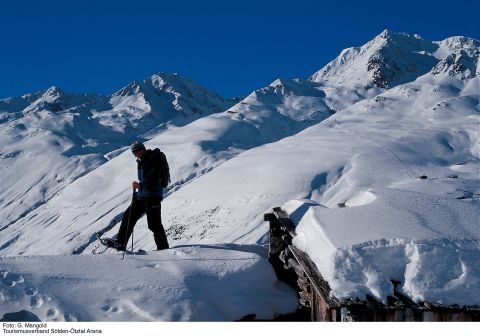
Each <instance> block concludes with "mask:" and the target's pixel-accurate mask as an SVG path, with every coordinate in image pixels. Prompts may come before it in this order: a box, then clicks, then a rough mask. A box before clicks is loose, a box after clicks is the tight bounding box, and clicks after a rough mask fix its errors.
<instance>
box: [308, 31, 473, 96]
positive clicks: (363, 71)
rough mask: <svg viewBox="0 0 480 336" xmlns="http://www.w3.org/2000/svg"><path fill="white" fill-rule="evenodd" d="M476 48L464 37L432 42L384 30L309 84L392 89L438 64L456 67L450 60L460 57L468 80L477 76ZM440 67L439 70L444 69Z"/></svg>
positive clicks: (346, 53) (323, 69)
mask: <svg viewBox="0 0 480 336" xmlns="http://www.w3.org/2000/svg"><path fill="white" fill-rule="evenodd" d="M478 48H479V42H478V41H477V40H473V39H469V38H465V37H451V38H448V39H446V40H443V41H439V42H431V41H427V40H425V39H423V38H422V37H421V36H419V35H416V34H415V35H411V34H407V33H395V32H392V31H390V30H384V31H383V32H382V33H381V34H380V35H378V36H377V37H375V38H374V39H373V40H372V41H370V42H368V43H367V44H365V45H363V46H362V47H353V48H347V49H344V50H343V51H342V52H341V53H340V55H339V56H338V57H337V58H336V59H334V60H333V61H331V62H330V63H328V64H327V65H326V66H325V67H323V68H322V69H320V70H319V71H318V72H316V73H315V74H313V76H311V77H310V80H312V81H314V82H324V81H326V82H328V83H334V84H337V85H347V86H359V87H366V88H369V87H372V86H377V87H381V88H392V87H394V86H396V85H399V84H404V83H408V82H411V81H413V80H415V79H416V78H417V77H419V76H422V75H424V74H426V73H427V72H429V71H430V70H432V68H433V67H434V66H437V64H438V63H439V61H441V62H440V63H441V64H444V63H445V62H446V63H448V64H450V63H452V62H453V63H455V61H453V60H451V59H452V58H453V59H457V58H461V57H463V59H462V65H463V66H466V67H467V68H468V69H469V73H468V74H467V76H468V75H475V73H476V72H478V62H475V59H478ZM462 55H463V56H462ZM465 59H469V60H468V61H467V60H465ZM457 63H458V61H457ZM467 63H468V64H467ZM441 64H439V66H440V67H441V68H444V66H443V65H441ZM438 71H441V70H440V69H438Z"/></svg>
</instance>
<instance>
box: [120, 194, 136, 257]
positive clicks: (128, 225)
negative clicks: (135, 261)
mask: <svg viewBox="0 0 480 336" xmlns="http://www.w3.org/2000/svg"><path fill="white" fill-rule="evenodd" d="M135 194H136V191H135V189H133V192H132V201H131V202H130V208H129V210H128V221H127V232H126V233H125V242H124V244H123V246H125V249H124V250H123V256H122V260H123V259H125V251H126V250H127V243H128V240H127V234H128V229H129V228H130V216H131V215H132V207H133V203H134V202H135V196H136V195H135ZM132 252H133V230H132Z"/></svg>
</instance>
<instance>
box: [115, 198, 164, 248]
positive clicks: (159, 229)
mask: <svg viewBox="0 0 480 336" xmlns="http://www.w3.org/2000/svg"><path fill="white" fill-rule="evenodd" d="M161 202H162V199H161V198H149V199H145V200H135V201H134V202H133V203H132V204H131V205H130V206H129V207H128V208H127V210H126V211H125V212H124V213H123V218H122V224H121V225H120V229H119V230H118V234H117V241H118V242H119V243H120V244H125V245H126V244H127V242H128V240H129V239H130V235H131V234H132V232H133V228H134V227H135V224H137V221H138V220H139V219H140V218H141V217H142V216H143V215H145V214H147V222H148V228H149V229H150V231H152V232H153V238H154V239H155V244H157V249H158V250H163V249H168V247H169V246H168V241H167V235H166V234H165V230H164V228H163V225H162V203H161Z"/></svg>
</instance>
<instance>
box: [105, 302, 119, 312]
mask: <svg viewBox="0 0 480 336" xmlns="http://www.w3.org/2000/svg"><path fill="white" fill-rule="evenodd" d="M101 309H102V310H103V311H104V312H106V313H119V312H120V308H119V307H116V306H110V305H108V304H107V305H105V306H103V307H102V308H101Z"/></svg>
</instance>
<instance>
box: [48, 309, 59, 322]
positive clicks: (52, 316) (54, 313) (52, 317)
mask: <svg viewBox="0 0 480 336" xmlns="http://www.w3.org/2000/svg"><path fill="white" fill-rule="evenodd" d="M59 314H60V312H59V311H58V309H56V308H51V309H49V310H47V318H48V319H50V320H56V319H57V318H58V315H59Z"/></svg>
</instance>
